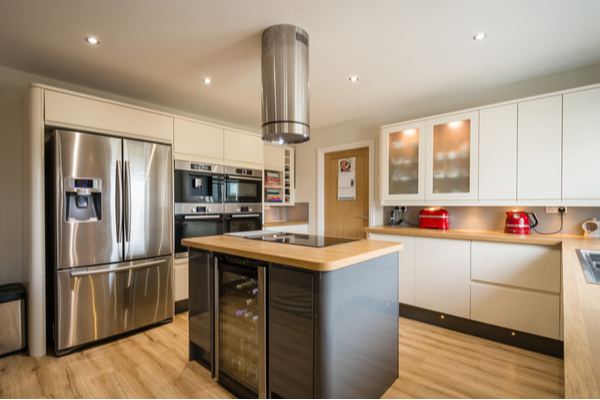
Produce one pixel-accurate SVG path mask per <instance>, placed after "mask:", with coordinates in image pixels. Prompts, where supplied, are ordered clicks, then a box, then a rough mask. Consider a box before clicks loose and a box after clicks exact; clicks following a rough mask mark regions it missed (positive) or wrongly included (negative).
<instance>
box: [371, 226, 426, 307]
mask: <svg viewBox="0 0 600 400" xmlns="http://www.w3.org/2000/svg"><path fill="white" fill-rule="evenodd" d="M369 239H370V240H381V241H384V242H400V243H402V244H404V249H402V250H401V251H400V252H399V258H398V290H399V298H398V300H399V302H400V303H404V304H410V305H411V306H414V305H415V238H414V237H412V236H398V235H382V234H377V233H369Z"/></svg>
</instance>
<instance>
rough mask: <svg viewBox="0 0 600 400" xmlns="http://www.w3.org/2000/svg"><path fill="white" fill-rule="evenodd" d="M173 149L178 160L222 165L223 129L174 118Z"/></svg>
mask: <svg viewBox="0 0 600 400" xmlns="http://www.w3.org/2000/svg"><path fill="white" fill-rule="evenodd" d="M173 148H174V151H173V155H174V157H175V158H176V159H178V160H189V161H199V162H213V163H216V164H223V128H219V127H216V126H212V125H205V124H200V123H197V122H194V121H190V120H185V119H180V118H175V136H174V141H173Z"/></svg>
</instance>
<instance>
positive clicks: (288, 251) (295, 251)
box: [182, 235, 404, 272]
mask: <svg viewBox="0 0 600 400" xmlns="http://www.w3.org/2000/svg"><path fill="white" fill-rule="evenodd" d="M182 244H183V245H184V246H190V247H194V248H197V249H202V250H209V251H216V252H219V253H225V254H232V255H235V256H240V257H248V258H253V259H257V260H263V261H269V262H274V263H279V264H284V265H290V266H293V267H298V268H303V269H308V270H312V271H321V272H326V271H334V270H336V269H340V268H343V267H347V266H349V265H352V264H356V263H359V262H362V261H366V260H370V259H372V258H376V257H380V256H383V255H386V254H389V253H393V252H395V251H400V250H402V249H403V248H404V245H403V244H402V243H392V242H382V241H376V240H359V241H357V242H351V243H343V244H336V245H334V246H327V247H307V246H294V245H289V244H284V243H272V242H265V241H261V240H249V239H243V238H239V237H233V236H225V235H221V236H207V237H199V238H191V239H183V241H182Z"/></svg>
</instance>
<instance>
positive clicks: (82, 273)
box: [71, 258, 166, 276]
mask: <svg viewBox="0 0 600 400" xmlns="http://www.w3.org/2000/svg"><path fill="white" fill-rule="evenodd" d="M165 261H166V260H165V259H164V258H162V259H160V260H155V261H150V262H147V263H143V264H137V265H132V266H129V267H125V268H106V269H98V270H95V271H88V270H85V271H73V270H72V271H71V276H87V275H100V274H110V273H111V272H125V271H132V270H135V269H141V268H148V267H155V266H157V265H161V264H164V263H165Z"/></svg>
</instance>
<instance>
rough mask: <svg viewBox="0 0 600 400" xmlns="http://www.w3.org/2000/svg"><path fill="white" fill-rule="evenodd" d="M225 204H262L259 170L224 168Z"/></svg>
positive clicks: (260, 173) (260, 172)
mask: <svg viewBox="0 0 600 400" xmlns="http://www.w3.org/2000/svg"><path fill="white" fill-rule="evenodd" d="M224 199H225V203H257V204H261V203H262V171H261V170H260V169H249V168H238V167H228V166H226V167H225V194H224Z"/></svg>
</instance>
